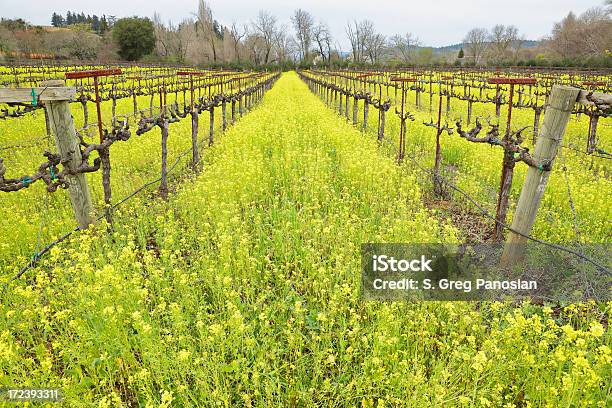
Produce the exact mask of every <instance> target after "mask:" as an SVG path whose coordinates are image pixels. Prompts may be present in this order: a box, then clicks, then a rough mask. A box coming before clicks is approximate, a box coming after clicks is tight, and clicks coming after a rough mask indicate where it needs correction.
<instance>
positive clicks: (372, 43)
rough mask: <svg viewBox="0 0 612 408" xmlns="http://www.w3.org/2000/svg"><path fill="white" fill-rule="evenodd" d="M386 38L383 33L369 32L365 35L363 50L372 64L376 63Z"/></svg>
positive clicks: (380, 55) (383, 48)
mask: <svg viewBox="0 0 612 408" xmlns="http://www.w3.org/2000/svg"><path fill="white" fill-rule="evenodd" d="M386 42H387V39H386V38H385V36H384V35H382V34H379V33H376V32H371V33H368V35H367V36H366V37H365V51H366V54H367V56H368V58H370V62H371V63H372V64H376V63H378V62H379V60H380V59H381V57H382V55H383V53H384V51H385V49H386V47H385V45H386Z"/></svg>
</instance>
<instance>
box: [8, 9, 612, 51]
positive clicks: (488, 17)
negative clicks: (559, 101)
mask: <svg viewBox="0 0 612 408" xmlns="http://www.w3.org/2000/svg"><path fill="white" fill-rule="evenodd" d="M208 4H209V5H210V6H211V8H212V11H213V15H214V17H215V19H217V20H219V21H220V22H221V23H223V24H225V25H230V24H231V23H232V22H234V21H236V22H238V23H243V22H248V21H250V20H251V19H252V18H253V17H254V16H256V15H257V12H258V11H259V10H261V9H264V10H267V11H269V12H271V13H272V14H274V15H275V16H277V18H278V19H279V21H280V22H282V23H286V24H287V26H288V27H290V23H289V16H290V15H291V13H292V11H293V10H295V9H296V8H302V9H305V10H307V11H309V12H310V13H311V14H313V15H314V16H315V18H316V19H317V20H322V21H325V22H327V23H328V24H329V26H330V27H331V29H332V34H333V35H334V39H335V40H336V41H339V43H340V45H341V47H342V48H343V49H344V50H347V49H348V45H347V44H348V41H347V39H346V35H345V32H344V27H345V25H346V23H347V21H349V20H353V19H359V20H361V19H366V18H367V19H370V20H372V21H374V24H375V25H376V28H377V29H378V31H379V32H381V33H383V34H385V35H392V34H396V33H405V32H411V33H413V34H415V35H416V36H417V37H419V39H420V40H421V41H422V43H423V44H424V45H430V46H442V45H451V44H456V43H459V42H461V40H462V39H463V37H464V35H465V33H466V32H467V31H468V30H469V29H470V28H472V27H476V26H482V27H487V28H490V27H492V26H493V25H495V24H514V25H516V26H517V27H518V29H519V31H520V32H521V33H522V34H524V35H525V37H526V38H527V39H530V40H538V39H540V38H542V37H543V36H545V35H547V34H548V33H550V31H551V29H552V26H553V24H554V22H556V21H559V20H561V19H562V18H563V17H564V16H566V15H567V13H568V12H569V11H573V12H575V13H576V14H580V13H582V12H584V11H585V10H587V9H588V8H591V7H594V6H600V5H602V4H603V0H418V1H414V0H397V1H391V0H309V1H305V0H302V1H291V0H257V1H249V0H241V1H231V0H209V1H208ZM196 9H197V0H104V1H96V2H89V1H83V0H53V1H48V0H21V1H19V0H0V17H5V18H15V17H22V18H25V19H26V20H28V21H29V22H31V23H33V24H39V25H49V24H50V21H51V14H52V13H53V12H54V11H55V12H58V13H61V14H63V15H65V14H66V11H68V10H71V11H77V12H81V11H82V12H84V13H85V14H97V15H102V14H106V15H115V16H117V17H126V16H132V15H139V16H148V17H152V16H153V13H154V12H158V13H160V14H161V16H162V19H163V20H164V21H168V20H172V21H173V22H175V23H176V22H179V21H181V20H182V19H184V18H185V17H189V16H191V13H193V12H194V11H195V10H196Z"/></svg>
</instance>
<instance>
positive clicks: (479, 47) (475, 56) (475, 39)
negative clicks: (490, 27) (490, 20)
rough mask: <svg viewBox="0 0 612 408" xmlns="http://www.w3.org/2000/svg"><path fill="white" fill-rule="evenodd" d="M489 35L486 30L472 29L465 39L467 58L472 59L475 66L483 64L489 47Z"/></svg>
mask: <svg viewBox="0 0 612 408" xmlns="http://www.w3.org/2000/svg"><path fill="white" fill-rule="evenodd" d="M488 38H489V33H488V31H487V29H486V28H472V29H471V30H470V31H468V33H467V34H466V36H465V38H464V39H463V44H464V47H465V54H466V57H468V58H471V59H472V61H473V62H474V65H479V64H480V63H481V62H482V57H483V56H484V54H485V52H486V50H487V46H488Z"/></svg>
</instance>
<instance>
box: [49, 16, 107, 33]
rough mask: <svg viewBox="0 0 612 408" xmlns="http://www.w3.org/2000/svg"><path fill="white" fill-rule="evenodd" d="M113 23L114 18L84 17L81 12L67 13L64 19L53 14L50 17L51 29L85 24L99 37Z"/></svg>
mask: <svg viewBox="0 0 612 408" xmlns="http://www.w3.org/2000/svg"><path fill="white" fill-rule="evenodd" d="M115 21H116V18H115V16H109V17H106V15H104V14H103V15H102V17H98V16H97V15H95V14H94V15H89V14H87V15H85V13H83V12H81V13H75V12H72V11H68V12H67V13H66V17H64V16H63V15H61V14H58V13H55V12H54V13H53V14H52V16H51V25H52V26H53V27H68V26H71V25H74V24H87V25H89V26H90V27H91V31H93V32H94V33H96V34H100V35H102V34H104V33H105V32H107V31H108V30H110V28H112V26H113V24H114V23H115Z"/></svg>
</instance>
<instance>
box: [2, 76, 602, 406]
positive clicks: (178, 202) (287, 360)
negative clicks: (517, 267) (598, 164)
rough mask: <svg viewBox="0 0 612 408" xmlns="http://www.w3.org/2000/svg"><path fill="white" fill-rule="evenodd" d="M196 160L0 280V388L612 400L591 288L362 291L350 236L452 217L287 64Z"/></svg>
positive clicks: (311, 401)
mask: <svg viewBox="0 0 612 408" xmlns="http://www.w3.org/2000/svg"><path fill="white" fill-rule="evenodd" d="M205 160H206V163H205V165H204V169H203V171H202V172H201V173H200V174H199V175H198V176H194V177H193V179H192V180H185V181H184V182H183V183H182V184H180V185H179V186H178V187H177V191H176V194H174V195H173V196H172V197H171V198H170V200H169V201H168V202H162V201H158V200H154V201H146V200H143V201H137V202H135V204H133V205H132V206H131V207H130V208H129V209H127V210H123V213H121V214H118V215H117V219H118V222H117V226H116V229H115V232H114V233H113V234H111V235H107V234H104V233H97V232H95V231H91V232H87V233H83V234H81V235H80V236H79V237H78V238H77V239H74V240H72V241H71V242H69V243H67V244H65V245H63V246H61V247H58V248H56V249H54V250H53V252H52V253H51V255H50V256H49V257H48V258H46V260H45V261H44V263H43V264H42V265H41V266H40V267H39V268H38V269H37V270H35V271H31V272H30V273H29V275H27V277H26V279H22V280H20V281H18V282H16V283H15V284H13V285H11V286H10V288H9V289H7V290H5V291H3V292H0V295H1V296H2V298H1V301H0V387H2V386H26V385H38V386H46V387H58V388H60V389H61V390H62V392H63V393H64V396H65V401H66V402H65V404H66V406H100V407H108V406H164V407H169V406H262V407H270V406H381V407H382V406H504V404H507V406H514V405H513V404H516V405H517V406H525V404H527V403H529V404H531V405H532V406H543V405H546V404H549V406H568V405H572V404H578V403H579V402H580V405H593V406H605V404H606V403H607V402H609V398H610V389H609V387H610V385H609V382H607V381H608V380H609V379H610V377H609V376H610V360H611V354H610V348H609V346H610V334H609V331H607V330H605V329H604V328H603V327H602V325H601V324H600V323H599V322H598V319H595V317H594V316H597V317H598V318H599V317H601V316H599V315H597V314H596V313H594V312H593V311H592V310H589V313H586V312H585V311H586V310H587V309H592V308H593V307H592V306H581V307H572V308H569V309H567V310H565V311H561V312H558V311H557V312H555V313H553V311H551V310H547V309H546V308H538V307H533V306H529V305H524V306H522V307H521V308H512V307H510V306H507V305H502V304H499V303H494V304H486V305H485V304H483V305H479V306H478V307H476V306H474V305H473V304H467V303H452V302H449V303H418V304H407V303H381V302H364V301H363V300H361V299H360V294H359V293H360V292H359V284H360V254H359V245H360V244H361V243H362V242H441V241H449V242H450V241H454V240H457V239H458V237H457V234H458V232H457V231H456V229H455V228H453V227H452V226H450V225H444V224H442V223H440V222H439V221H437V220H436V219H435V218H434V217H433V215H432V214H431V213H430V212H428V210H426V209H425V207H424V205H423V203H422V197H421V191H420V190H419V187H418V183H417V180H416V179H415V176H412V175H409V174H401V172H400V170H399V169H398V167H397V166H396V165H395V164H394V162H393V159H392V158H391V157H388V156H387V155H385V154H383V153H382V152H380V151H379V149H378V147H377V145H376V142H375V141H372V140H369V139H368V138H367V137H366V136H364V135H362V134H361V133H359V132H358V131H357V130H355V129H353V128H352V127H351V126H349V125H347V124H346V123H344V121H343V120H342V119H341V118H338V117H337V116H336V115H335V114H334V113H333V112H331V111H330V110H328V109H326V108H325V107H324V105H323V104H322V103H321V102H320V101H319V100H317V98H316V97H315V96H314V95H312V94H310V93H309V91H308V89H307V87H306V85H304V84H303V83H302V82H301V81H300V80H299V79H298V77H297V76H296V75H295V74H294V73H289V74H284V76H283V77H282V78H281V79H280V80H279V81H278V83H277V84H276V85H275V87H274V89H272V91H270V92H269V94H267V95H266V96H265V99H264V102H263V103H262V104H261V105H260V106H259V107H257V108H256V109H254V110H253V112H252V113H250V114H249V115H248V117H246V118H245V119H244V120H241V121H240V122H239V123H238V124H237V125H236V126H235V127H232V128H231V129H230V130H229V131H228V132H227V133H226V134H225V135H224V136H223V137H222V138H221V139H220V140H219V142H218V143H217V144H216V145H215V146H214V147H213V148H212V149H210V150H209V151H208V152H207V155H206V157H205ZM604 313H607V312H604ZM606 384H607V385H606Z"/></svg>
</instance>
